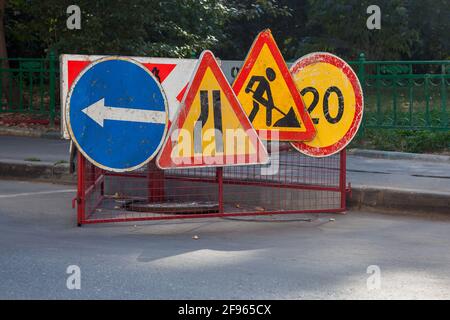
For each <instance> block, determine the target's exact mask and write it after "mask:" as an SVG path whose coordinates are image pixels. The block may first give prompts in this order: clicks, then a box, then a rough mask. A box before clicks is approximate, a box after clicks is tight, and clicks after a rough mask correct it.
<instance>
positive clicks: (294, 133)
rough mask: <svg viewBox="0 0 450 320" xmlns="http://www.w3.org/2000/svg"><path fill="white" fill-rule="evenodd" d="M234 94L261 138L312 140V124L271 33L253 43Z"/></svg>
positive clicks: (236, 81)
mask: <svg viewBox="0 0 450 320" xmlns="http://www.w3.org/2000/svg"><path fill="white" fill-rule="evenodd" d="M233 90H234V92H235V93H236V95H237V97H238V99H239V101H240V103H241V105H242V107H243V108H244V110H245V112H246V114H247V115H248V117H249V119H250V122H251V123H252V125H253V126H254V128H255V129H256V131H258V133H260V136H262V135H261V133H263V135H264V136H265V137H267V140H281V141H301V140H311V139H312V138H313V137H314V134H315V129H314V126H313V123H312V122H311V119H310V118H309V115H308V113H307V112H306V109H305V107H304V105H303V101H302V99H301V97H300V94H299V93H298V91H297V88H296V87H295V84H294V81H293V80H292V77H291V74H290V73H289V70H288V68H287V66H286V63H285V62H284V59H283V56H282V55H281V52H280V50H279V49H278V47H277V44H276V43H275V40H274V38H273V37H272V34H271V32H270V30H265V31H263V32H261V33H260V34H259V35H258V37H257V38H256V40H255V42H253V45H252V47H251V48H250V51H249V53H248V55H247V57H246V59H245V62H244V65H243V66H242V68H241V69H240V71H239V74H238V75H237V77H236V80H235V81H234V83H233ZM275 133H277V135H278V137H277V135H275Z"/></svg>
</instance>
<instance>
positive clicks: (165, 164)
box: [156, 50, 269, 169]
mask: <svg viewBox="0 0 450 320" xmlns="http://www.w3.org/2000/svg"><path fill="white" fill-rule="evenodd" d="M208 68H210V69H211V71H212V72H213V74H214V76H215V77H216V79H217V81H218V83H219V85H220V87H221V89H222V92H223V93H224V94H225V96H226V99H227V100H228V101H229V102H230V105H231V107H232V109H233V111H234V112H235V114H236V116H237V118H238V120H239V122H240V123H241V125H242V128H243V129H244V130H245V132H247V134H249V136H250V139H249V140H250V141H251V142H254V141H256V142H257V145H255V146H254V148H255V150H256V152H257V154H256V156H250V155H246V156H245V157H244V158H245V160H244V162H243V163H242V162H239V163H236V159H237V158H236V156H224V155H221V156H217V158H216V159H217V160H218V161H216V162H217V163H218V164H209V163H205V161H204V160H201V162H199V161H198V159H196V161H195V159H194V156H192V157H190V158H186V159H184V160H185V161H180V162H182V163H181V164H180V163H174V162H173V161H172V158H171V153H172V148H173V146H172V144H173V142H172V139H171V136H172V133H173V131H174V130H176V129H179V128H182V127H183V125H184V122H185V120H186V118H187V116H188V114H189V112H190V109H191V107H192V103H193V100H194V98H195V96H196V94H197V92H198V90H199V86H200V84H201V82H202V80H203V77H204V75H205V73H206V70H207V69H208ZM192 74H193V75H192V78H191V81H190V82H189V85H188V87H187V89H186V93H185V94H184V97H183V100H182V102H181V106H180V108H179V110H178V113H177V115H176V118H175V120H174V121H173V123H172V125H171V127H170V130H169V133H168V134H167V137H166V140H165V142H164V145H163V147H162V148H161V151H160V152H159V155H158V157H157V160H156V164H157V166H158V167H159V168H160V169H174V168H193V167H225V166H236V165H239V166H241V165H254V164H266V163H268V162H269V156H268V154H267V151H266V148H265V147H264V145H263V144H262V142H261V140H260V139H259V137H258V134H257V133H256V131H255V129H254V128H253V127H252V124H251V123H250V121H249V119H248V118H247V115H246V114H245V111H244V109H243V108H242V106H241V104H240V103H239V100H238V99H237V97H236V95H235V94H234V92H233V89H232V88H231V86H230V84H229V83H228V81H227V79H226V77H225V75H224V74H223V72H222V70H221V69H220V67H219V65H218V64H217V61H216V58H215V57H214V54H213V53H212V52H211V51H209V50H205V51H203V52H202V54H201V55H200V58H199V61H198V63H197V66H196V67H195V69H194V71H193V73H192ZM202 158H203V157H202ZM211 159H212V158H209V160H211ZM208 162H210V161H208Z"/></svg>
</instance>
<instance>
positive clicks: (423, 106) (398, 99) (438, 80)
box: [350, 54, 450, 130]
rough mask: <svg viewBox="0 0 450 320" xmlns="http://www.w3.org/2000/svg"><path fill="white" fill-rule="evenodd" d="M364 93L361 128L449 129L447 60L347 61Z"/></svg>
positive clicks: (449, 86) (449, 81) (448, 69)
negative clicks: (356, 75)
mask: <svg viewBox="0 0 450 320" xmlns="http://www.w3.org/2000/svg"><path fill="white" fill-rule="evenodd" d="M350 65H351V66H352V67H353V68H354V70H355V72H356V73H357V74H358V77H359V80H360V82H361V85H362V87H363V91H364V121H363V128H394V129H425V130H449V129H450V128H449V113H450V110H449V104H448V97H449V91H450V85H449V83H450V73H449V71H450V61H448V60H447V61H366V60H365V57H364V54H361V55H360V58H359V61H353V62H350Z"/></svg>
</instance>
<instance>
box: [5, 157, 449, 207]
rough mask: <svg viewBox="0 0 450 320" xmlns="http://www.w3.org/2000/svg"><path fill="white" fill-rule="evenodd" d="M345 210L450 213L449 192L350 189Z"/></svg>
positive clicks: (53, 177) (35, 175) (53, 167)
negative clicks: (367, 209)
mask: <svg viewBox="0 0 450 320" xmlns="http://www.w3.org/2000/svg"><path fill="white" fill-rule="evenodd" d="M0 178H3V179H14V180H39V181H46V182H53V183H64V184H76V181H77V180H76V175H71V174H70V173H69V165H68V164H65V163H63V164H53V163H50V162H29V161H19V160H7V159H0ZM347 207H348V209H361V208H373V209H384V210H397V211H399V210H401V211H402V214H405V213H406V214H409V213H411V214H412V213H418V212H419V213H423V212H426V213H429V214H431V213H444V214H450V193H444V192H428V191H422V190H408V189H395V188H386V187H384V188H380V187H370V186H352V189H351V194H349V195H348V196H347Z"/></svg>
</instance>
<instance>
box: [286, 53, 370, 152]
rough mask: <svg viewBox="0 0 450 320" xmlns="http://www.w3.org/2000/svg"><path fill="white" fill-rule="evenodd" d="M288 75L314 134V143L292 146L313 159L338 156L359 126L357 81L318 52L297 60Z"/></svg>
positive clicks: (340, 63)
mask: <svg viewBox="0 0 450 320" xmlns="http://www.w3.org/2000/svg"><path fill="white" fill-rule="evenodd" d="M291 73H292V77H293V78H294V81H295V84H296V85H297V88H298V90H299V92H300V94H301V95H302V97H303V101H304V102H305V104H306V106H307V108H308V112H309V114H310V116H311V118H312V120H313V122H314V125H315V127H316V130H317V134H316V136H315V137H314V139H312V140H310V141H303V142H295V143H292V145H293V146H294V147H295V148H296V149H297V150H298V151H300V152H301V153H304V154H306V155H309V156H313V157H324V156H329V155H332V154H334V153H337V152H339V151H340V150H342V149H343V148H345V146H346V145H347V144H349V143H350V141H351V140H352V139H353V137H354V136H355V134H356V132H357V131H358V128H359V125H360V124H361V120H362V116H363V93H362V90H361V85H360V83H359V81H358V77H357V76H356V74H355V73H354V71H353V70H352V68H351V67H350V66H349V65H348V64H347V63H346V62H345V61H343V60H342V59H340V58H339V57H337V56H335V55H332V54H329V53H322V52H318V53H312V54H308V55H306V56H304V57H302V58H300V59H299V60H297V61H296V62H295V63H294V64H293V65H292V67H291Z"/></svg>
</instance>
